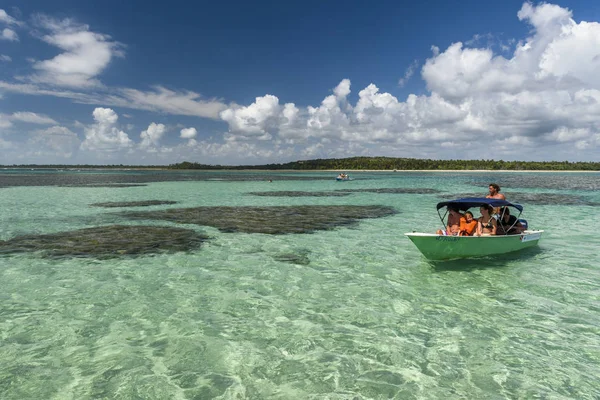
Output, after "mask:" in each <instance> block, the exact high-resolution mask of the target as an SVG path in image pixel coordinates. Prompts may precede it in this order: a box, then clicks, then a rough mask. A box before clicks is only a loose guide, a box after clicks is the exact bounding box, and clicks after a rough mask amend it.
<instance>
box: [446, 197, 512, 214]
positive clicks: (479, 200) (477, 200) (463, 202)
mask: <svg viewBox="0 0 600 400" xmlns="http://www.w3.org/2000/svg"><path fill="white" fill-rule="evenodd" d="M484 204H489V205H490V206H492V207H514V208H516V209H517V210H519V211H521V212H523V206H522V205H520V204H513V203H511V202H509V201H506V200H500V199H488V198H486V197H466V198H464V199H456V200H450V201H442V202H441V203H438V204H437V210H439V209H440V208H442V207H448V206H450V207H456V208H457V209H459V210H460V211H466V210H468V209H469V208H472V207H481V206H482V205H484Z"/></svg>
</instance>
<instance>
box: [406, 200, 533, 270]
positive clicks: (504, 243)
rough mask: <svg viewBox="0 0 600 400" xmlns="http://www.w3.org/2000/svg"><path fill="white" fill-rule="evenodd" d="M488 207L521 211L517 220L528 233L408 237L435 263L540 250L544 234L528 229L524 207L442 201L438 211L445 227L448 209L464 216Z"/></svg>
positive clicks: (413, 234)
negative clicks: (530, 249) (539, 244)
mask: <svg viewBox="0 0 600 400" xmlns="http://www.w3.org/2000/svg"><path fill="white" fill-rule="evenodd" d="M486 204H488V205H490V206H492V207H494V208H497V207H511V208H514V209H516V210H518V211H519V214H518V216H517V220H518V221H519V222H520V223H521V225H522V226H523V227H524V228H525V229H524V230H523V231H522V232H521V233H517V234H509V235H505V234H497V235H492V236H444V235H439V234H435V233H420V232H411V233H405V235H406V236H407V237H408V238H409V239H410V240H411V241H412V242H413V243H414V245H415V246H417V249H419V251H420V252H421V253H422V254H423V256H425V258H427V259H428V260H432V261H443V260H454V259H460V258H475V257H486V256H493V255H498V254H505V253H511V252H514V251H519V250H523V249H525V248H528V247H533V246H537V244H538V242H539V241H540V239H541V237H542V233H544V231H543V230H533V229H529V226H528V223H527V221H526V220H525V219H521V218H520V216H521V213H522V212H523V206H522V205H520V204H514V203H510V202H509V201H506V200H500V199H488V198H479V197H469V198H463V199H456V200H451V201H443V202H441V203H438V204H437V206H436V207H437V211H438V215H439V216H440V220H441V221H442V224H444V217H445V216H446V215H447V214H448V208H454V209H458V210H459V211H461V212H464V211H467V210H468V209H470V208H479V207H481V206H482V205H486ZM444 208H445V209H446V212H445V213H444V215H441V213H440V210H441V209H444ZM515 224H516V222H515ZM444 225H445V224H444ZM513 226H514V224H513Z"/></svg>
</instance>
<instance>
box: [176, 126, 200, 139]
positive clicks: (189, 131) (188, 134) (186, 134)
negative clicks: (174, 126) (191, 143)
mask: <svg viewBox="0 0 600 400" xmlns="http://www.w3.org/2000/svg"><path fill="white" fill-rule="evenodd" d="M197 134H198V131H196V128H183V129H182V130H181V131H180V136H179V137H181V138H182V139H193V138H195V137H196V135H197Z"/></svg>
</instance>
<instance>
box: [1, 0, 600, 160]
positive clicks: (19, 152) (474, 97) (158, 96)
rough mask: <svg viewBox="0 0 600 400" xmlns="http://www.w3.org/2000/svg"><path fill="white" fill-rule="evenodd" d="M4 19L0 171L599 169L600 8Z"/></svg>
mask: <svg viewBox="0 0 600 400" xmlns="http://www.w3.org/2000/svg"><path fill="white" fill-rule="evenodd" d="M89 3H91V2H81V1H59V0H55V1H52V2H47V1H35V0H33V1H27V2H26V4H20V3H19V2H17V3H14V4H13V3H7V2H4V1H3V2H1V3H0V10H1V11H0V33H1V35H0V164H13V163H17V164H19V163H58V164H63V163H65V164H75V163H90V164H170V163H175V162H181V161H195V162H201V163H207V164H262V163H271V162H287V161H293V160H299V159H311V158H330V157H348V156H359V155H367V156H392V157H417V158H442V159H448V158H454V159H456V158H459V159H481V158H484V159H491V158H494V159H504V160H515V159H517V160H565V159H566V160H571V161H575V160H583V161H591V160H597V159H598V158H597V154H598V147H599V146H600V74H597V73H596V71H600V24H599V23H598V21H600V6H598V5H597V2H594V1H563V2H560V3H556V4H549V3H523V2H521V1H512V0H509V1H504V2H494V3H497V4H493V3H490V2H481V1H463V2H461V3H460V5H458V3H456V4H454V3H452V2H447V1H431V2H428V3H427V4H413V3H408V2H398V1H380V2H375V3H373V4H368V5H367V4H366V3H363V2H347V1H343V2H342V1H328V2H322V1H319V2H317V1H304V2H261V1H255V2H217V3H215V2H183V1H170V2H160V3H159V2H150V1H136V2H123V1H119V2H117V1H112V0H108V1H104V2H102V5H101V6H99V5H90V4H89Z"/></svg>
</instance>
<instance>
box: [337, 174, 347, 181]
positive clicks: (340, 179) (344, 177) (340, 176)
mask: <svg viewBox="0 0 600 400" xmlns="http://www.w3.org/2000/svg"><path fill="white" fill-rule="evenodd" d="M335 180H336V181H349V180H350V177H349V176H348V174H339V175H338V176H337V177H336V178H335Z"/></svg>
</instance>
